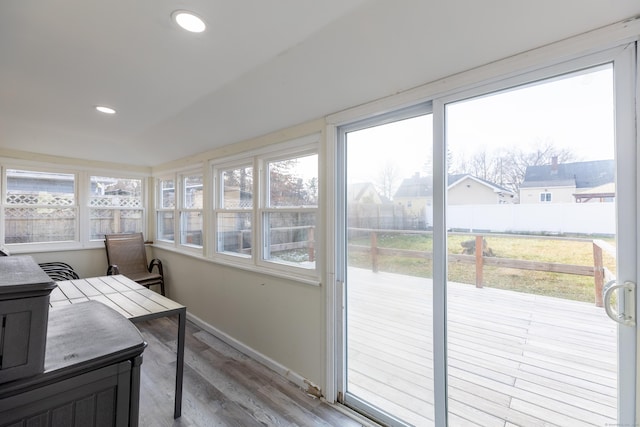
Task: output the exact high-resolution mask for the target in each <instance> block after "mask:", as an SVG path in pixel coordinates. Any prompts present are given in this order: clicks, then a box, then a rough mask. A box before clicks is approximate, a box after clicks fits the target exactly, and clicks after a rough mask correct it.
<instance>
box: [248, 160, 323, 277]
mask: <svg viewBox="0 0 640 427" xmlns="http://www.w3.org/2000/svg"><path fill="white" fill-rule="evenodd" d="M265 178H266V179H265V183H264V184H265V185H264V186H265V194H267V196H268V197H267V200H266V202H265V206H264V208H263V209H262V212H261V216H262V224H263V225H264V231H263V239H264V240H263V242H264V244H263V253H262V259H263V260H264V261H268V262H274V263H280V264H287V265H295V266H297V267H302V268H309V269H313V268H315V237H314V236H315V229H316V221H317V210H318V154H317V153H311V154H305V155H300V156H293V157H286V158H277V159H272V160H268V161H266V177H265Z"/></svg>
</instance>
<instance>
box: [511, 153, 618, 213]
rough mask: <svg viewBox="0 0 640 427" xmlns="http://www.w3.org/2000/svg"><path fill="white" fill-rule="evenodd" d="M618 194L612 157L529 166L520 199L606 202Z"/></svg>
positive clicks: (529, 200)
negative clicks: (609, 158)
mask: <svg viewBox="0 0 640 427" xmlns="http://www.w3.org/2000/svg"><path fill="white" fill-rule="evenodd" d="M614 197H615V165H614V161H613V160H592V161H586V162H574V163H562V164H559V163H558V160H557V158H554V159H553V161H552V163H551V164H550V165H540V166H528V167H527V170H526V172H525V178H524V181H523V182H522V184H521V185H520V203H522V204H534V203H536V204H540V203H605V202H613V200H614Z"/></svg>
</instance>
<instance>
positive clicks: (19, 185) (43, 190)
mask: <svg viewBox="0 0 640 427" xmlns="http://www.w3.org/2000/svg"><path fill="white" fill-rule="evenodd" d="M6 178H7V186H6V194H5V203H6V205H5V206H4V227H5V230H4V231H5V243H8V244H10V243H43V242H69V241H76V240H78V238H77V229H78V227H77V217H78V207H77V204H76V185H75V183H76V176H75V174H70V173H54V172H44V171H33V170H18V169H8V170H7V172H6Z"/></svg>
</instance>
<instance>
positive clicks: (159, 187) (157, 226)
mask: <svg viewBox="0 0 640 427" xmlns="http://www.w3.org/2000/svg"><path fill="white" fill-rule="evenodd" d="M169 180H171V181H173V198H174V201H173V206H171V207H164V206H162V205H161V203H162V200H163V199H162V191H163V190H162V182H163V181H169ZM177 180H178V177H177V176H176V174H175V173H173V174H167V175H162V176H158V177H156V178H155V179H154V183H155V190H156V191H155V195H156V197H155V209H154V215H155V221H154V223H155V236H156V238H155V241H156V242H161V243H164V244H167V245H171V246H175V245H176V244H177V242H178V241H179V237H180V236H179V228H178V212H177V205H178V200H179V197H180V195H179V194H178V181H177ZM165 212H171V213H173V240H168V239H163V238H161V236H162V235H161V233H160V220H159V216H160V214H161V213H165Z"/></svg>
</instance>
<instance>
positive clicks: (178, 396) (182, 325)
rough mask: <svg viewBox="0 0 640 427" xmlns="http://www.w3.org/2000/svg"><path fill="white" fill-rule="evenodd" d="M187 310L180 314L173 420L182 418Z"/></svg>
mask: <svg viewBox="0 0 640 427" xmlns="http://www.w3.org/2000/svg"><path fill="white" fill-rule="evenodd" d="M186 317H187V309H186V308H184V309H182V310H180V312H179V313H178V344H177V354H176V393H175V406H174V410H173V418H174V419H175V418H180V416H181V415H182V377H183V374H184V336H185V333H186V324H187V319H186Z"/></svg>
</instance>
